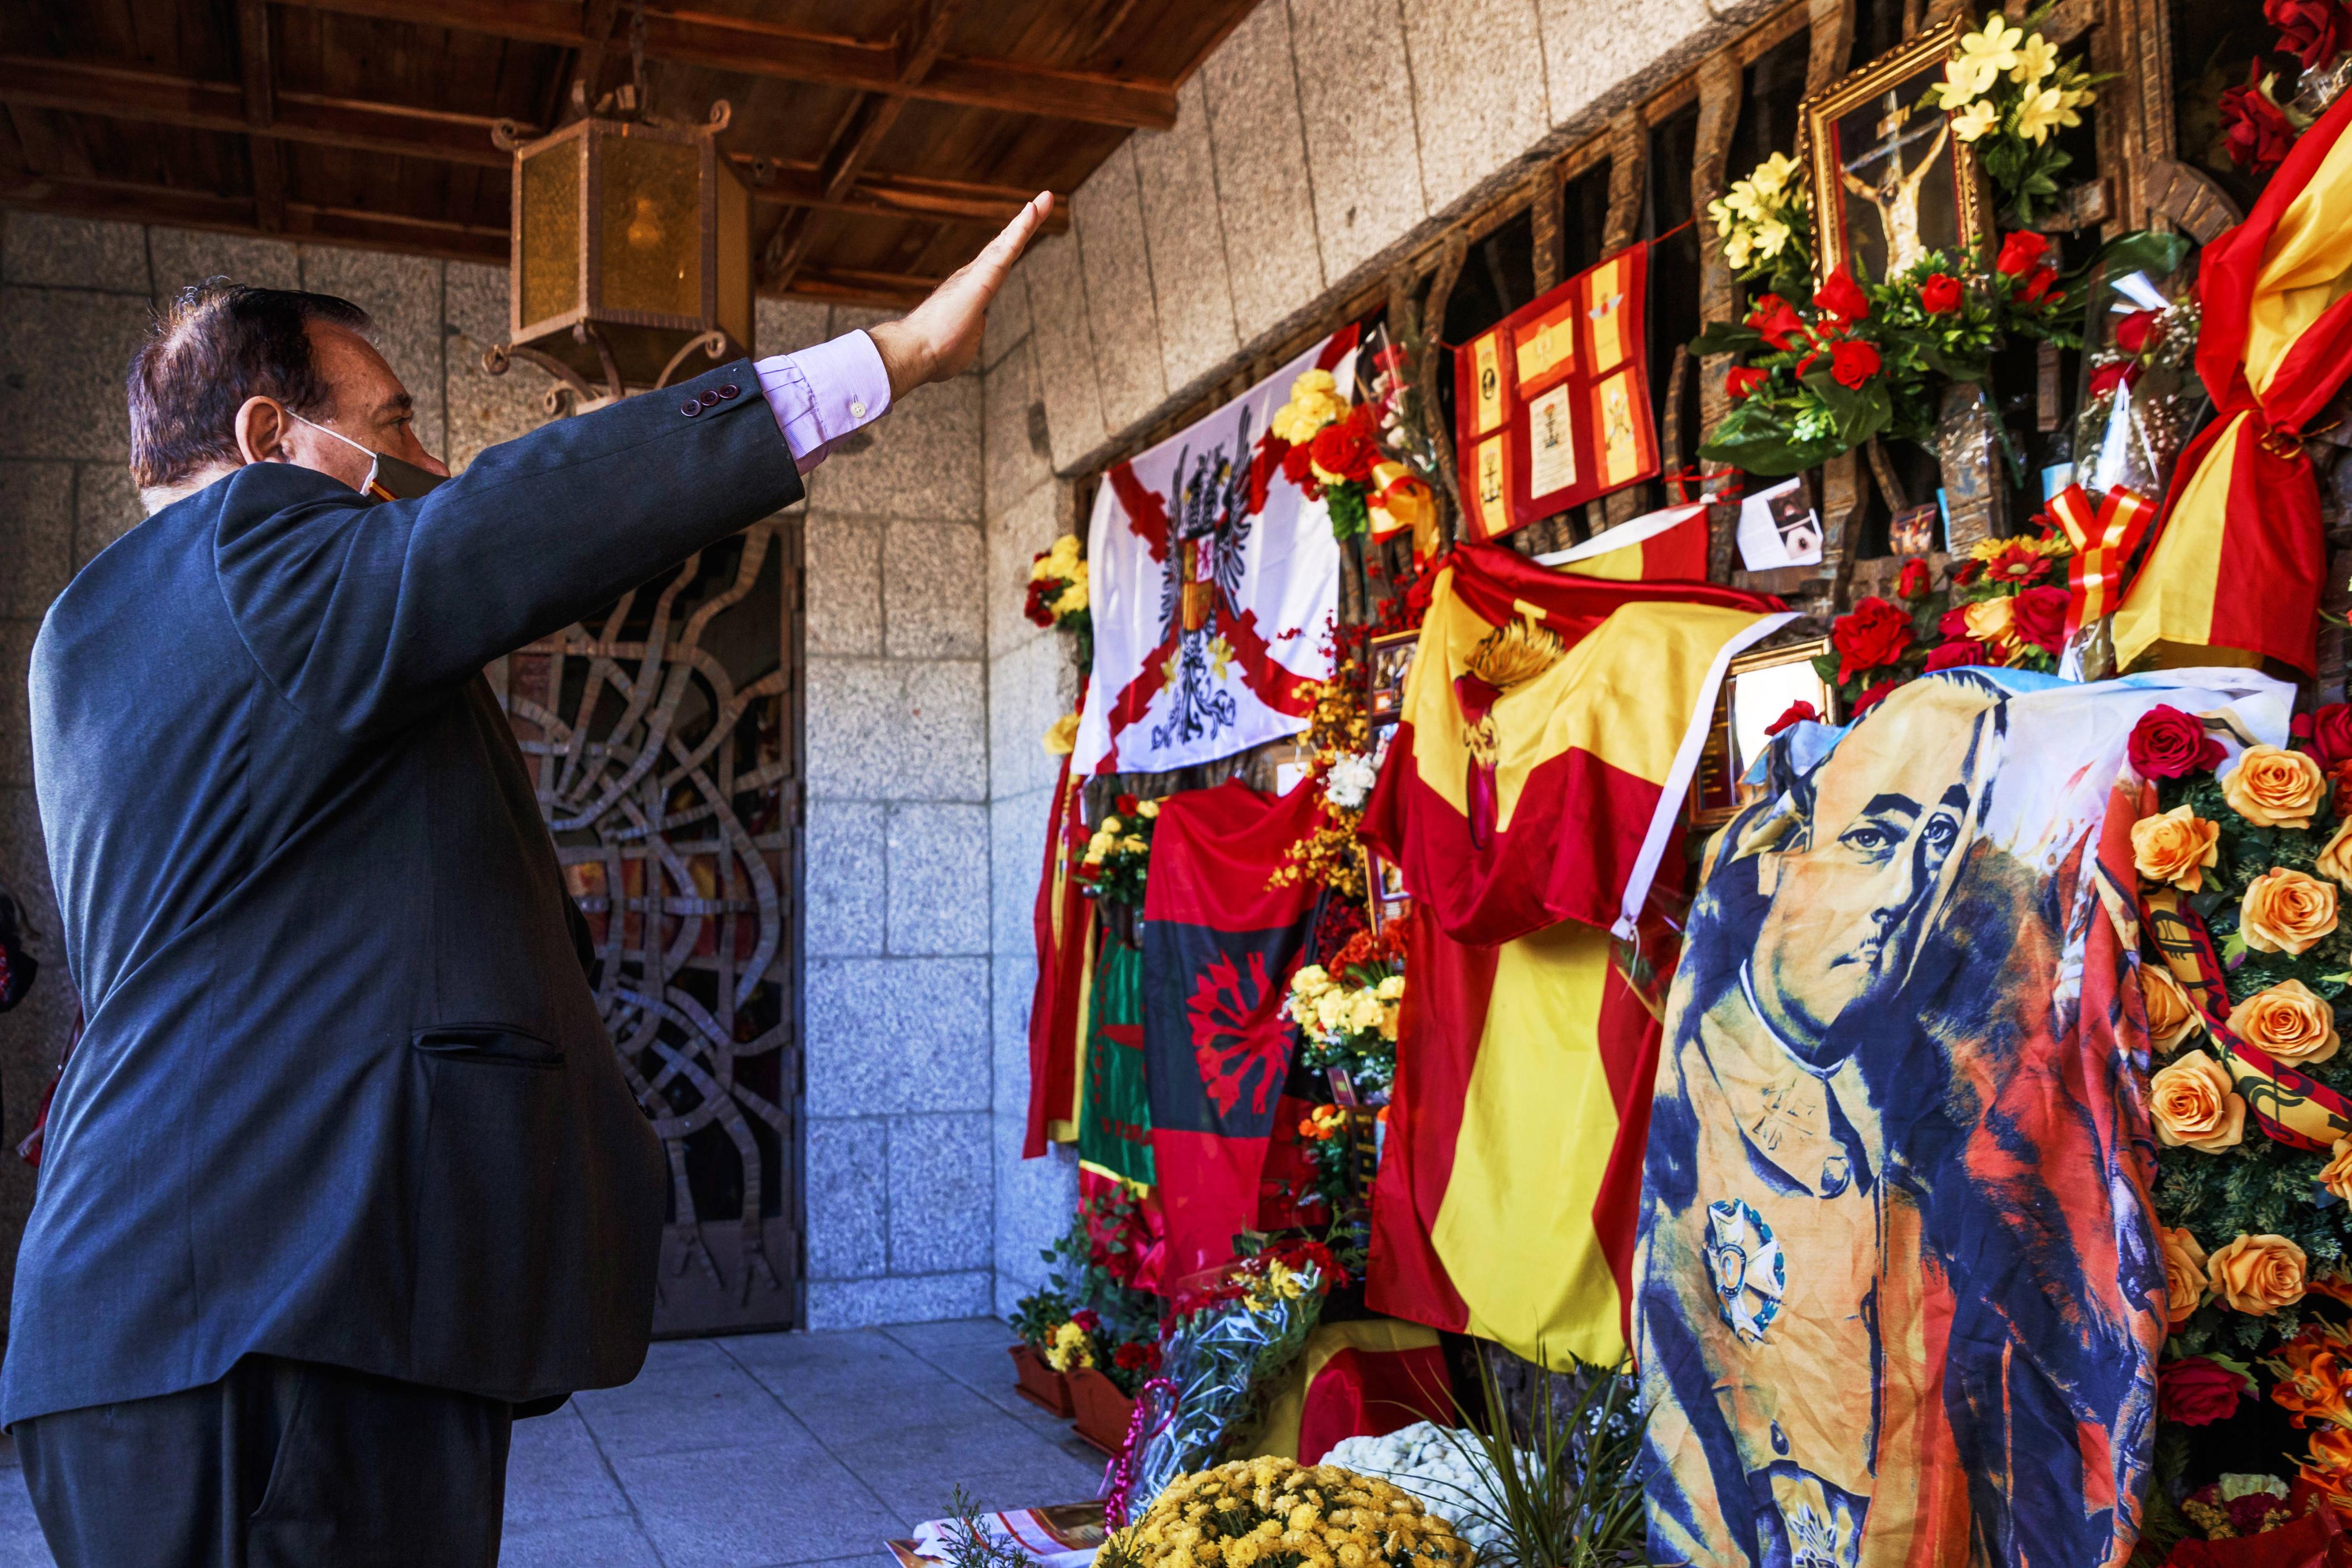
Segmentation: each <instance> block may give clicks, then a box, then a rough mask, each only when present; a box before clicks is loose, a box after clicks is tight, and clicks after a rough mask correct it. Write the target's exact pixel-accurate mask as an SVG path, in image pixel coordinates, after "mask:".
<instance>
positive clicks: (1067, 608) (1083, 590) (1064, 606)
mask: <svg viewBox="0 0 2352 1568" xmlns="http://www.w3.org/2000/svg"><path fill="white" fill-rule="evenodd" d="M1086 607H1087V584H1086V579H1084V578H1083V577H1082V578H1080V579H1079V580H1078V581H1076V582H1075V583H1073V584H1070V585H1069V586H1068V587H1066V588H1065V589H1063V590H1062V591H1061V592H1060V593H1059V594H1056V595H1054V602H1053V604H1051V605H1048V606H1047V608H1049V609H1051V610H1052V611H1053V612H1054V618H1055V619H1056V620H1059V619H1060V618H1061V617H1062V616H1075V615H1076V614H1078V613H1079V612H1080V611H1081V610H1084V609H1085V608H1086Z"/></svg>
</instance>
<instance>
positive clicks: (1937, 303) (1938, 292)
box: [1919, 272, 1960, 316]
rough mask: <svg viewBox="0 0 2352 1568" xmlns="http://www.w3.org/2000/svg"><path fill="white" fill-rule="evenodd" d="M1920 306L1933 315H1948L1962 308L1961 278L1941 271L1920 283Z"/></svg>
mask: <svg viewBox="0 0 2352 1568" xmlns="http://www.w3.org/2000/svg"><path fill="white" fill-rule="evenodd" d="M1919 308H1920V309H1921V310H1925V311H1927V314H1929V315H1931V316H1948V315H1950V314H1951V313H1952V312H1953V311H1955V310H1958V309H1959V308H1960V280H1959V279H1957V278H1947V277H1946V276H1944V274H1942V273H1940V272H1936V273H1931V274H1929V275H1928V278H1927V281H1926V282H1925V283H1922V284H1920V285H1919Z"/></svg>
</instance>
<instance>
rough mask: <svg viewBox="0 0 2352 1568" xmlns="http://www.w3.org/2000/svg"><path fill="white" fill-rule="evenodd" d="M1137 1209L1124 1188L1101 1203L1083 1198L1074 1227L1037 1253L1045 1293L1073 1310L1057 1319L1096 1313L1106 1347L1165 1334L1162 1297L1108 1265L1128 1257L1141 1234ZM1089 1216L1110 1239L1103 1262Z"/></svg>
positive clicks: (1152, 1338)
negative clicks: (1133, 1240) (1133, 1238)
mask: <svg viewBox="0 0 2352 1568" xmlns="http://www.w3.org/2000/svg"><path fill="white" fill-rule="evenodd" d="M1134 1208H1135V1200H1134V1199H1132V1198H1130V1197H1129V1196H1128V1195H1127V1194H1126V1193H1125V1192H1124V1191H1119V1190H1114V1191H1112V1192H1110V1193H1109V1194H1106V1195H1105V1196H1103V1197H1101V1198H1099V1199H1094V1200H1087V1199H1081V1200H1080V1201H1079V1205H1078V1212H1077V1213H1076V1215H1073V1216H1072V1217H1071V1220H1070V1228H1069V1229H1067V1230H1066V1231H1064V1232H1063V1233H1062V1234H1061V1236H1060V1237H1059V1238H1058V1239H1056V1240H1055V1243H1054V1245H1053V1246H1051V1247H1046V1248H1045V1250H1044V1251H1042V1252H1040V1253H1039V1254H1038V1257H1039V1258H1042V1259H1044V1261H1045V1266H1046V1277H1045V1291H1046V1292H1050V1293H1051V1294H1053V1295H1054V1296H1055V1297H1057V1298H1058V1299H1059V1300H1062V1301H1063V1302H1065V1303H1066V1305H1067V1306H1068V1308H1069V1311H1066V1312H1064V1313H1063V1314H1062V1318H1061V1319H1056V1320H1055V1321H1057V1322H1058V1321H1063V1319H1066V1318H1068V1317H1069V1315H1070V1312H1075V1311H1077V1310H1081V1309H1083V1310H1087V1311H1091V1312H1092V1313H1094V1315H1095V1316H1096V1317H1097V1318H1099V1319H1101V1320H1102V1329H1101V1331H1100V1335H1099V1338H1100V1339H1101V1340H1102V1342H1104V1343H1105V1344H1118V1343H1124V1342H1127V1341H1129V1340H1142V1341H1150V1340H1155V1339H1157V1338H1158V1337H1159V1334H1160V1298H1159V1297H1157V1296H1155V1295H1153V1294H1152V1293H1151V1292H1150V1291H1149V1290H1139V1289H1136V1288H1135V1287H1134V1286H1132V1285H1129V1284H1127V1283H1126V1282H1125V1281H1123V1280H1122V1279H1119V1277H1118V1275H1117V1274H1114V1273H1113V1272H1111V1269H1110V1268H1109V1266H1108V1260H1109V1259H1111V1258H1121V1257H1124V1256H1125V1255H1126V1253H1127V1252H1128V1250H1129V1247H1128V1244H1127V1241H1126V1239H1125V1238H1126V1237H1129V1236H1132V1235H1134V1234H1136V1232H1137V1229H1138V1226H1136V1224H1135V1221H1134ZM1089 1214H1091V1215H1094V1216H1095V1218H1096V1221H1097V1230H1098V1231H1099V1232H1100V1233H1101V1234H1102V1235H1103V1237H1105V1238H1106V1239H1105V1240H1104V1242H1103V1244H1102V1246H1101V1247H1100V1248H1099V1251H1100V1257H1099V1258H1098V1257H1097V1247H1096V1245H1095V1243H1094V1242H1093V1241H1092V1240H1091V1239H1090V1238H1089V1237H1088V1236H1087V1215H1089ZM1129 1272H1132V1270H1129Z"/></svg>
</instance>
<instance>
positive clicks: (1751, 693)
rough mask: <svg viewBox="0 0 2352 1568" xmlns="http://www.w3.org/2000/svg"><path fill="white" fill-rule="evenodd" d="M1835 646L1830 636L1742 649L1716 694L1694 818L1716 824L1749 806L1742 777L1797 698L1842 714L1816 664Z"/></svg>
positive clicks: (1830, 716)
mask: <svg viewBox="0 0 2352 1568" xmlns="http://www.w3.org/2000/svg"><path fill="white" fill-rule="evenodd" d="M1829 650H1830V642H1829V638H1827V637H1815V638H1813V639H1812V640H1811V641H1810V642H1801V643H1790V644H1789V645H1788V646H1787V647H1775V648H1766V649H1764V650H1763V651H1762V652H1760V653H1748V654H1742V655H1740V656H1739V657H1738V658H1735V659H1733V660H1732V661H1731V668H1729V669H1728V670H1727V671H1726V672H1725V674H1724V678H1723V690H1722V691H1721V692H1720V693H1719V694H1718V695H1717V698H1716V706H1715V725H1714V728H1713V729H1712V730H1710V731H1708V734H1707V738H1706V749H1705V750H1704V751H1702V752H1700V753H1699V765H1698V772H1697V773H1696V774H1694V775H1693V776H1692V778H1691V794H1690V806H1689V812H1690V822H1691V826H1694V827H1699V828H1705V829H1710V830H1711V829H1714V828H1717V827H1720V826H1723V825H1724V824H1725V823H1727V822H1728V821H1730V820H1731V819H1732V818H1733V817H1734V816H1738V814H1739V808H1740V807H1741V806H1743V805H1747V804H1748V803H1747V801H1746V799H1744V798H1743V797H1742V795H1741V792H1740V787H1739V781H1740V779H1741V778H1742V777H1743V776H1744V775H1745V774H1746V773H1747V772H1748V769H1749V768H1750V767H1751V766H1753V765H1754V764H1755V762H1756V759H1757V758H1759V757H1760V756H1762V755H1763V754H1764V752H1765V748H1766V747H1767V746H1769V744H1770V743H1771V737H1770V736H1769V735H1768V734H1766V733H1765V731H1768V730H1769V729H1770V728H1771V727H1772V726H1773V725H1774V724H1776V723H1778V722H1779V721H1780V716H1781V715H1782V714H1784V713H1786V712H1787V711H1788V710H1789V709H1790V707H1791V706H1792V705H1793V704H1795V703H1799V702H1810V703H1811V704H1812V705H1813V711H1814V712H1816V713H1818V714H1820V715H1821V716H1822V721H1823V722H1826V723H1834V722H1835V721H1836V719H1837V691H1836V689H1835V688H1833V687H1832V686H1831V685H1830V683H1829V682H1828V681H1826V680H1823V679H1822V678H1821V673H1820V672H1819V671H1818V670H1816V669H1814V668H1813V660H1814V658H1817V657H1819V656H1820V655H1822V654H1824V653H1827V652H1828V651H1829Z"/></svg>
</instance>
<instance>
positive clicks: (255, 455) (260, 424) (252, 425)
mask: <svg viewBox="0 0 2352 1568" xmlns="http://www.w3.org/2000/svg"><path fill="white" fill-rule="evenodd" d="M292 425H293V421H292V420H290V419H289V418H288V417H287V416H286V410H285V408H284V407H283V406H281V405H279V404H278V400H277V399H276V398H274V397H248V398H247V399H246V400H245V403H244V405H243V406H242V407H240V408H238V409H237V411H236V449H237V452H238V453H239V454H240V455H241V456H242V457H243V458H244V459H245V460H246V461H247V462H248V463H284V462H290V461H292V459H293V454H292V453H290V452H289V451H288V450H287V449H286V437H288V436H289V435H290V434H291V433H292V428H291V427H292Z"/></svg>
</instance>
